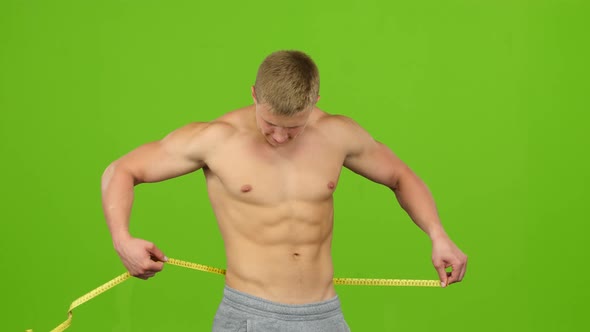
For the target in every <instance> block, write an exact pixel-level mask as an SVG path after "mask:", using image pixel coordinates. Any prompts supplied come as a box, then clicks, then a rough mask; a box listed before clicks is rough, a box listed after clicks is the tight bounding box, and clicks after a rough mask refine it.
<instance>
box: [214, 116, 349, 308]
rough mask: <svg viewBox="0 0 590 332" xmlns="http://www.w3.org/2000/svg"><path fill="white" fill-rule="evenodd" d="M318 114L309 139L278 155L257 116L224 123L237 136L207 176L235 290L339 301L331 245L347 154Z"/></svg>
mask: <svg viewBox="0 0 590 332" xmlns="http://www.w3.org/2000/svg"><path fill="white" fill-rule="evenodd" d="M328 117H330V116H329V115H327V114H325V113H323V112H322V111H320V110H318V109H315V110H314V111H313V113H312V116H311V117H310V122H309V124H308V126H307V127H306V128H305V130H304V132H303V133H302V134H301V135H300V136H299V137H297V138H295V139H294V140H293V141H291V142H289V143H288V144H287V145H285V146H281V147H272V146H270V145H269V144H268V143H267V142H266V141H265V139H264V138H263V136H262V135H261V134H260V132H259V131H257V129H256V126H255V122H254V111H253V108H245V109H242V110H238V111H235V112H232V113H229V114H228V115H226V116H224V117H223V118H221V119H219V120H220V121H224V122H226V123H228V124H230V125H231V127H232V130H235V131H234V132H233V134H232V135H231V136H229V137H228V139H227V140H225V141H224V142H223V144H219V145H218V146H217V148H216V149H215V151H213V152H212V153H211V154H210V155H209V156H208V158H207V160H206V167H205V168H204V172H205V176H206V180H207V188H208V192H209V197H210V200H211V204H212V206H213V210H214V212H215V215H216V217H217V221H218V223H219V228H220V230H221V234H222V236H223V239H224V243H225V249H226V255H227V274H226V283H227V285H228V286H229V287H232V288H234V289H237V290H239V291H243V292H246V293H249V294H252V295H254V296H258V297H261V298H265V299H267V300H270V301H275V302H281V303H290V304H297V303H310V302H318V301H323V300H326V299H329V298H332V297H334V296H335V291H334V287H333V283H332V278H333V267H332V259H331V253H330V252H331V242H332V228H333V192H334V190H335V189H336V187H337V184H338V178H339V176H340V171H341V167H342V165H343V162H344V158H345V157H346V156H345V153H344V152H343V149H342V148H340V147H339V144H338V142H337V140H335V139H334V138H332V137H331V136H330V134H329V131H326V130H325V128H323V125H322V123H325V121H326V119H327V118H328Z"/></svg>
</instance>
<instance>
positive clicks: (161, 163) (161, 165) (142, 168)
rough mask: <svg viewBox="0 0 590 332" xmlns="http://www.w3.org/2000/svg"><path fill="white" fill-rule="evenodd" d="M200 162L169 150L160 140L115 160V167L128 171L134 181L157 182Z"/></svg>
mask: <svg viewBox="0 0 590 332" xmlns="http://www.w3.org/2000/svg"><path fill="white" fill-rule="evenodd" d="M202 164H203V163H202V162H199V161H196V160H191V159H190V158H187V156H186V155H184V154H181V153H178V152H174V151H171V150H169V149H168V148H167V147H166V146H165V143H163V142H162V141H157V142H151V143H147V144H144V145H142V146H140V147H138V148H137V149H135V150H133V151H131V152H130V153H128V154H127V155H125V156H123V157H122V158H121V159H119V160H118V161H117V162H116V166H117V168H121V169H123V170H125V171H127V172H129V173H130V174H131V175H132V176H133V178H134V182H135V183H136V184H137V183H143V182H158V181H163V180H166V179H171V178H174V177H177V176H181V175H184V174H187V173H190V172H192V171H195V170H197V169H199V168H201V167H202V166H203V165H202Z"/></svg>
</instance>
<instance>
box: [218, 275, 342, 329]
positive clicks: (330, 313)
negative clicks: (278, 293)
mask: <svg viewBox="0 0 590 332" xmlns="http://www.w3.org/2000/svg"><path fill="white" fill-rule="evenodd" d="M271 331H273V332H274V331H279V332H350V329H349V328H348V325H347V324H346V322H345V321H344V317H343V316H342V309H341V308H340V300H339V299H338V296H336V297H334V298H332V299H330V300H327V301H323V302H317V303H309V304H281V303H276V302H271V301H267V300H265V299H262V298H259V297H256V296H252V295H249V294H246V293H243V292H240V291H237V290H235V289H232V288H230V287H227V286H225V289H224V290H223V299H222V300H221V304H220V305H219V309H217V314H216V315H215V320H214V322H213V332H271Z"/></svg>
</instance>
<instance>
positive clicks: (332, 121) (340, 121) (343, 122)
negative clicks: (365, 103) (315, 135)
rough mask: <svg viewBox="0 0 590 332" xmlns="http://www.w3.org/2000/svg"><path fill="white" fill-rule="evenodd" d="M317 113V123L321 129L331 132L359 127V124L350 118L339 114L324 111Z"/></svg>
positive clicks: (352, 129) (348, 130)
mask: <svg viewBox="0 0 590 332" xmlns="http://www.w3.org/2000/svg"><path fill="white" fill-rule="evenodd" d="M320 112H321V113H318V117H317V122H316V123H317V125H318V127H320V128H321V129H322V130H329V131H331V132H340V133H344V134H346V133H350V131H355V130H358V129H359V128H360V126H359V124H358V123H357V122H356V121H355V120H353V119H352V118H350V117H348V116H345V115H341V114H330V113H326V112H324V111H321V110H320Z"/></svg>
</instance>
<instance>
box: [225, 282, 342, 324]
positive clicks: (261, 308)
mask: <svg viewBox="0 0 590 332" xmlns="http://www.w3.org/2000/svg"><path fill="white" fill-rule="evenodd" d="M222 305H228V306H231V307H233V308H235V309H237V310H241V311H244V312H249V313H252V314H255V315H259V316H265V317H270V318H276V319H282V320H310V319H323V318H327V317H330V316H334V315H338V314H341V312H342V309H341V306H340V299H339V298H338V296H337V295H334V296H333V297H331V298H330V299H327V300H325V301H319V302H312V303H304V304H285V303H279V302H274V301H269V300H267V299H263V298H260V297H257V296H254V295H252V294H248V293H245V292H241V291H238V290H236V289H233V288H231V287H229V286H225V289H224V290H223V300H222Z"/></svg>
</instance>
